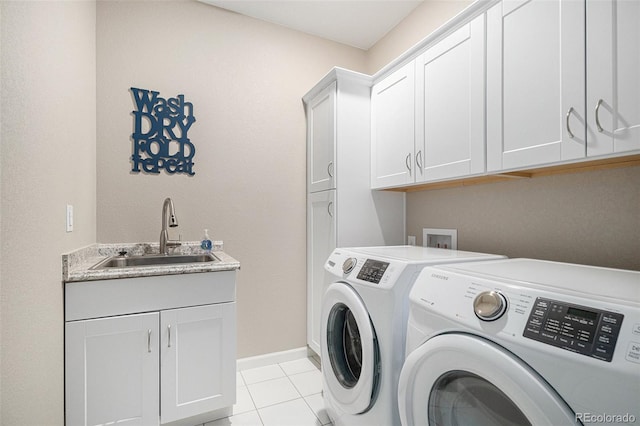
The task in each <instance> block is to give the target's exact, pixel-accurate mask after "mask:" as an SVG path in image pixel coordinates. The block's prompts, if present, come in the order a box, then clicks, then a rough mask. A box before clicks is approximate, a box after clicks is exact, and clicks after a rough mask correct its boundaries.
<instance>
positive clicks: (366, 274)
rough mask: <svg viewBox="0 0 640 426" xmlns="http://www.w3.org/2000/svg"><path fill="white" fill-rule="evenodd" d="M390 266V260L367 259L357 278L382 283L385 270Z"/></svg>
mask: <svg viewBox="0 0 640 426" xmlns="http://www.w3.org/2000/svg"><path fill="white" fill-rule="evenodd" d="M388 267H389V262H382V261H380V260H375V259H367V260H365V262H364V265H362V268H361V269H360V272H358V276H357V278H358V279H359V280H363V281H368V282H370V283H373V284H380V280H381V279H382V276H383V275H384V272H385V271H386V270H387V268H388Z"/></svg>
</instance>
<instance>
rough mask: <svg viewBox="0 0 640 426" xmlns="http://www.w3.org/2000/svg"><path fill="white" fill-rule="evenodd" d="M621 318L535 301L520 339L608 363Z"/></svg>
mask: <svg viewBox="0 0 640 426" xmlns="http://www.w3.org/2000/svg"><path fill="white" fill-rule="evenodd" d="M623 317H624V315H622V314H619V313H616V312H609V311H603V310H599V309H593V308H589V307H584V306H578V305H573V304H569V303H564V302H560V301H557V300H552V299H546V298H542V297H538V298H536V302H535V304H534V306H533V309H532V310H531V314H530V315H529V319H528V320H527V324H526V326H525V329H524V333H523V336H524V337H527V338H529V339H533V340H537V341H539V342H543V343H547V344H549V345H552V346H557V347H560V348H562V349H566V350H569V351H572V352H577V353H579V354H582V355H586V356H590V357H592V358H596V359H600V360H602V361H607V362H611V359H612V358H613V351H614V349H615V346H616V341H617V340H618V334H619V333H620V326H621V325H622V319H623Z"/></svg>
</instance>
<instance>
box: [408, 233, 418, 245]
mask: <svg viewBox="0 0 640 426" xmlns="http://www.w3.org/2000/svg"><path fill="white" fill-rule="evenodd" d="M407 244H409V245H410V246H415V245H416V236H415V235H409V236H408V237H407Z"/></svg>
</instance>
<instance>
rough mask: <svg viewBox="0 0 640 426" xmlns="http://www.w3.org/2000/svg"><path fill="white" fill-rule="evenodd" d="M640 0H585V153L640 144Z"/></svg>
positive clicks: (634, 147) (629, 148)
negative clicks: (586, 0) (586, 133)
mask: <svg viewBox="0 0 640 426" xmlns="http://www.w3.org/2000/svg"><path fill="white" fill-rule="evenodd" d="M639 76H640V2H639V1H633V0H599V1H588V2H587V125H588V127H587V131H588V135H587V155H588V156H595V155H606V154H612V153H619V152H627V151H633V150H638V149H640V78H639Z"/></svg>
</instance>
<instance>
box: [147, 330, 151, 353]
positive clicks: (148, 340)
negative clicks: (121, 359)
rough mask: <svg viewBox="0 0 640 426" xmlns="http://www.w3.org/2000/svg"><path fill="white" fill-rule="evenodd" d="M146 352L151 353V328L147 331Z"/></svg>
mask: <svg viewBox="0 0 640 426" xmlns="http://www.w3.org/2000/svg"><path fill="white" fill-rule="evenodd" d="M147 352H149V353H151V329H149V331H147Z"/></svg>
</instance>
